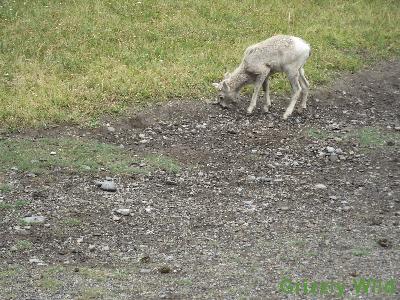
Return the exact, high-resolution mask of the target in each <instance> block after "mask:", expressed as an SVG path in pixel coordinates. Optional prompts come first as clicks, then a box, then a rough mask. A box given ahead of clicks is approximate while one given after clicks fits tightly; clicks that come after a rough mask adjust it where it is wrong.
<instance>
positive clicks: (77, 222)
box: [63, 218, 82, 227]
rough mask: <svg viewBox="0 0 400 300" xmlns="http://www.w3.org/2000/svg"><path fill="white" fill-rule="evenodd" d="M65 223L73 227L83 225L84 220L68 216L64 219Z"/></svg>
mask: <svg viewBox="0 0 400 300" xmlns="http://www.w3.org/2000/svg"><path fill="white" fill-rule="evenodd" d="M63 224H64V225H67V226H71V227H73V226H80V225H82V221H81V220H79V219H77V218H68V219H65V220H64V221H63Z"/></svg>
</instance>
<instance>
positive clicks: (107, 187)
mask: <svg viewBox="0 0 400 300" xmlns="http://www.w3.org/2000/svg"><path fill="white" fill-rule="evenodd" d="M100 189H102V190H103V191H106V192H116V191H117V186H116V185H115V183H114V181H108V180H106V181H103V182H102V184H101V186H100Z"/></svg>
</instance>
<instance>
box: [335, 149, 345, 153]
mask: <svg viewBox="0 0 400 300" xmlns="http://www.w3.org/2000/svg"><path fill="white" fill-rule="evenodd" d="M335 153H336V154H337V155H341V154H343V150H342V149H340V148H337V149H336V150H335Z"/></svg>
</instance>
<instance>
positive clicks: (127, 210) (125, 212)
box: [115, 208, 132, 216]
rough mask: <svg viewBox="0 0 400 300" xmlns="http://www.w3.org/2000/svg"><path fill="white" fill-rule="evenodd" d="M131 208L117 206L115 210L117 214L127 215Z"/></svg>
mask: <svg viewBox="0 0 400 300" xmlns="http://www.w3.org/2000/svg"><path fill="white" fill-rule="evenodd" d="M131 211H132V210H131V209H129V208H118V209H117V210H116V211H115V212H116V213H117V214H120V215H123V216H129V214H130V213H131Z"/></svg>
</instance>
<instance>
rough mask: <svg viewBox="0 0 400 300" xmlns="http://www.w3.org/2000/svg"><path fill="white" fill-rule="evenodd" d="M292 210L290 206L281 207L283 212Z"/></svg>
mask: <svg viewBox="0 0 400 300" xmlns="http://www.w3.org/2000/svg"><path fill="white" fill-rule="evenodd" d="M289 209H290V208H289V206H282V207H281V210H283V211H288V210H289Z"/></svg>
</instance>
